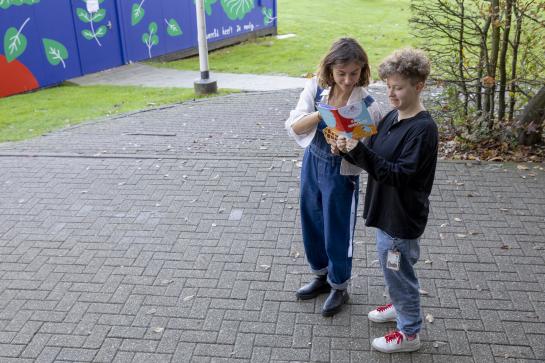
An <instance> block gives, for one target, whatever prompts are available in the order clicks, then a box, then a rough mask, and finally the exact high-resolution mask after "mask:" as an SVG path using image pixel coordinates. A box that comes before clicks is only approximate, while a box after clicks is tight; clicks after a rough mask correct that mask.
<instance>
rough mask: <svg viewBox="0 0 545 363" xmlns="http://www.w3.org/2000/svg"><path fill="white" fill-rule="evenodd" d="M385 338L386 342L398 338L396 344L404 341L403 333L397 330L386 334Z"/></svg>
mask: <svg viewBox="0 0 545 363" xmlns="http://www.w3.org/2000/svg"><path fill="white" fill-rule="evenodd" d="M384 339H386V343H390V342H391V341H392V340H394V339H396V344H401V342H403V334H401V333H400V332H399V331H398V330H396V331H393V332H391V333H388V334H386V335H385V336H384Z"/></svg>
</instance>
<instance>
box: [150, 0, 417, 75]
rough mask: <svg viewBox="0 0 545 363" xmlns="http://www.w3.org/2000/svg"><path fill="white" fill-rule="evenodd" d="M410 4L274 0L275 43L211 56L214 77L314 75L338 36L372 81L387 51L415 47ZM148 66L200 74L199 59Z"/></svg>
mask: <svg viewBox="0 0 545 363" xmlns="http://www.w3.org/2000/svg"><path fill="white" fill-rule="evenodd" d="M409 17H410V9H409V0H337V1H313V0H278V34H288V33H293V34H296V37H294V38H288V39H283V40H278V39H276V38H275V37H266V38H261V39H258V40H256V41H250V42H246V43H244V44H241V45H237V46H233V47H228V48H224V49H221V50H218V51H214V52H212V53H211V54H210V56H209V61H210V69H211V70H212V71H216V72H234V73H256V74H282V75H290V76H302V75H304V74H306V73H308V72H314V71H315V69H316V65H317V64H318V62H319V60H320V58H321V57H322V55H323V54H324V53H325V52H326V51H327V50H328V49H329V46H330V45H331V43H332V42H333V41H334V40H335V39H337V38H339V37H341V36H350V37H354V38H356V39H358V40H359V41H360V42H361V44H362V45H363V48H364V49H365V50H366V52H367V54H368V55H369V58H370V63H371V69H372V73H373V75H374V77H375V78H376V68H377V67H378V65H379V63H380V61H381V60H382V59H383V58H384V57H385V56H386V55H388V54H389V53H390V52H391V51H392V50H394V49H396V48H400V47H403V46H407V45H412V44H413V43H415V40H414V38H413V37H412V36H411V35H410V34H409ZM151 64H152V65H157V66H164V67H169V68H177V69H188V70H199V62H198V57H192V58H188V59H183V60H179V61H174V62H168V63H159V62H151Z"/></svg>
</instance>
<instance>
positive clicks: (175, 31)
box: [165, 19, 183, 37]
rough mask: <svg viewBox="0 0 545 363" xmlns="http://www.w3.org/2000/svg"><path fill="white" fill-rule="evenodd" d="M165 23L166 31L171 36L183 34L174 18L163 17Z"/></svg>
mask: <svg viewBox="0 0 545 363" xmlns="http://www.w3.org/2000/svg"><path fill="white" fill-rule="evenodd" d="M165 23H167V33H168V35H170V36H171V37H177V36H180V35H182V34H183V32H182V28H180V25H179V24H178V22H177V21H176V19H170V20H167V19H165Z"/></svg>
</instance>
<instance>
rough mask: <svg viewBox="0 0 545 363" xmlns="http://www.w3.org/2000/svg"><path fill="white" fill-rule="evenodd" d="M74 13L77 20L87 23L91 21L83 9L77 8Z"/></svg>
mask: <svg viewBox="0 0 545 363" xmlns="http://www.w3.org/2000/svg"><path fill="white" fill-rule="evenodd" d="M76 14H77V15H78V18H79V20H81V21H83V22H84V23H89V22H90V21H91V19H90V18H89V13H88V12H87V10H85V9H82V8H77V9H76Z"/></svg>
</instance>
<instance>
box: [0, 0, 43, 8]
mask: <svg viewBox="0 0 545 363" xmlns="http://www.w3.org/2000/svg"><path fill="white" fill-rule="evenodd" d="M39 2H40V0H0V9H7V8H9V7H10V6H12V5H13V6H21V5H34V4H37V3H39Z"/></svg>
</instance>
